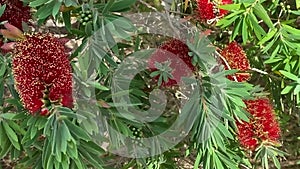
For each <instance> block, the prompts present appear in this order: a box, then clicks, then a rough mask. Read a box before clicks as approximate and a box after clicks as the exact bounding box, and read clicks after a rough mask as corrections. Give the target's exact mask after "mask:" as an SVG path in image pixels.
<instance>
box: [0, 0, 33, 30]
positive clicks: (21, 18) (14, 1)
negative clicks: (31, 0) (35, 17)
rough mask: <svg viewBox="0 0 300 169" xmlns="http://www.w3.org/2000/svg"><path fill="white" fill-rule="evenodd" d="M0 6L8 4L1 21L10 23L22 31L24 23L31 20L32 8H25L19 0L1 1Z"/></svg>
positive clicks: (0, 18)
mask: <svg viewBox="0 0 300 169" xmlns="http://www.w3.org/2000/svg"><path fill="white" fill-rule="evenodd" d="M0 4H1V5H4V4H6V9H5V11H4V13H3V15H2V16H1V17H0V21H1V22H2V21H8V22H9V23H10V24H12V25H14V26H16V27H17V28H19V29H22V22H28V20H29V19H30V18H31V14H30V8H29V7H28V6H24V5H23V2H22V1H19V0H0Z"/></svg>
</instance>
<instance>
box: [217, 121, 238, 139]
mask: <svg viewBox="0 0 300 169" xmlns="http://www.w3.org/2000/svg"><path fill="white" fill-rule="evenodd" d="M218 130H219V131H220V132H221V133H222V134H223V135H224V136H226V137H228V138H230V139H232V140H233V139H234V137H233V135H232V134H231V133H230V132H229V131H228V129H227V128H226V127H225V126H224V125H223V124H221V123H219V125H218Z"/></svg>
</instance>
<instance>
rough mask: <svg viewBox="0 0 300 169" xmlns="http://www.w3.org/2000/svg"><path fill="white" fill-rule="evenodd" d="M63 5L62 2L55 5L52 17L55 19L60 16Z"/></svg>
mask: <svg viewBox="0 0 300 169" xmlns="http://www.w3.org/2000/svg"><path fill="white" fill-rule="evenodd" d="M61 4H62V2H59V1H58V2H56V3H55V4H54V6H53V9H52V16H53V17H54V18H55V16H56V15H57V14H58V12H59V8H60V6H61Z"/></svg>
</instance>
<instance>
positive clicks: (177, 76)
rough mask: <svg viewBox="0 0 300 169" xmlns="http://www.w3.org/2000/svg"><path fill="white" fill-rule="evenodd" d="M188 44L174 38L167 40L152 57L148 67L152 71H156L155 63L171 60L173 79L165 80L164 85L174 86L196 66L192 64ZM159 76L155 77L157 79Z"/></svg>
mask: <svg viewBox="0 0 300 169" xmlns="http://www.w3.org/2000/svg"><path fill="white" fill-rule="evenodd" d="M188 52H189V48H188V46H187V45H186V44H185V43H183V42H182V41H180V40H178V39H172V40H169V41H167V42H165V43H164V44H163V45H161V46H160V47H159V49H158V50H157V51H156V52H155V53H154V54H153V55H152V56H151V57H150V59H149V61H148V67H149V68H150V70H151V71H156V70H157V68H156V67H155V63H156V62H158V63H163V62H166V61H170V62H171V64H170V68H171V69H172V70H173V71H172V73H171V74H172V76H173V79H169V80H168V82H163V83H162V86H164V87H167V86H173V85H176V84H178V82H180V81H181V77H184V76H190V75H191V72H192V71H195V67H194V66H193V64H192V57H191V56H189V55H188ZM158 78H159V77H158V76H157V77H155V80H157V79H158Z"/></svg>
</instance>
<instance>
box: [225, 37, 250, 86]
mask: <svg viewBox="0 0 300 169" xmlns="http://www.w3.org/2000/svg"><path fill="white" fill-rule="evenodd" d="M221 55H222V56H223V57H224V59H225V60H226V62H227V63H228V65H229V66H230V68H231V69H238V70H240V71H247V70H249V69H250V64H249V60H248V59H247V56H246V53H245V52H244V50H243V48H242V47H241V46H240V45H239V44H238V43H237V42H231V43H230V44H229V45H228V46H227V47H226V48H225V49H223V50H222V52H221ZM222 63H223V65H224V66H225V69H226V70H228V69H229V67H228V65H227V64H226V63H225V62H224V61H223V60H222ZM235 76H236V78H237V81H238V82H243V81H246V80H249V78H250V77H251V76H250V73H236V74H235ZM227 78H228V79H230V80H234V78H233V77H232V76H227Z"/></svg>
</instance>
